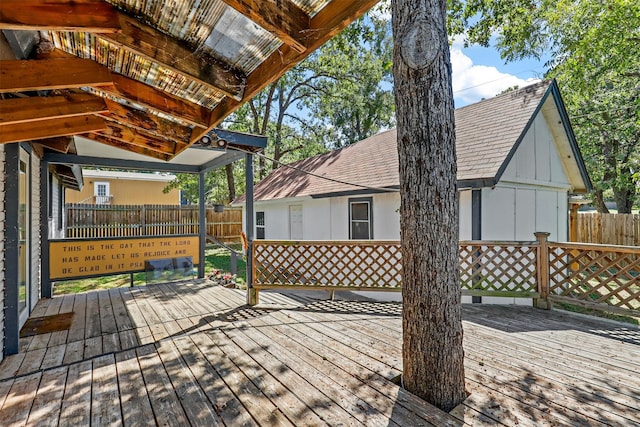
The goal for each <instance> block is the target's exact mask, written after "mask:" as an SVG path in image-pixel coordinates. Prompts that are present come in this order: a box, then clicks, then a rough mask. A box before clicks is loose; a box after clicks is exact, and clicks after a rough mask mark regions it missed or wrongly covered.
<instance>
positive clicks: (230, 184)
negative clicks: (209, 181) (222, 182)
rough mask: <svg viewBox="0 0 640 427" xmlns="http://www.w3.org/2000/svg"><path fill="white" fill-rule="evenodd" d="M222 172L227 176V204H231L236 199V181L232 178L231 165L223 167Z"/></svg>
mask: <svg viewBox="0 0 640 427" xmlns="http://www.w3.org/2000/svg"><path fill="white" fill-rule="evenodd" d="M224 171H225V173H226V174H227V188H228V189H229V203H231V202H233V201H234V200H235V198H236V180H235V178H234V176H233V164H232V163H229V164H228V165H226V166H225V167H224Z"/></svg>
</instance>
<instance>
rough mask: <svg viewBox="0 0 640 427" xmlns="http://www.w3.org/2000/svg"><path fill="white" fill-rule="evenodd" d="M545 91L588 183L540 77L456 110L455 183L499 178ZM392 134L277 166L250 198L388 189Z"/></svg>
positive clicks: (393, 173)
mask: <svg viewBox="0 0 640 427" xmlns="http://www.w3.org/2000/svg"><path fill="white" fill-rule="evenodd" d="M549 95H552V97H551V100H552V101H553V105H552V106H555V108H556V111H557V114H558V117H560V121H561V122H562V123H561V127H562V129H563V131H564V132H566V134H565V136H564V140H565V141H566V144H564V145H563V147H564V149H565V150H569V151H571V152H572V153H573V154H574V156H573V159H572V160H571V161H570V162H571V163H572V164H573V166H569V169H571V168H573V169H572V170H573V171H574V173H573V176H574V177H575V176H580V177H581V178H582V181H583V182H584V183H589V184H585V185H584V186H582V187H584V188H590V182H589V181H588V176H587V175H586V169H584V163H583V162H582V158H581V157H580V153H579V150H578V148H577V144H576V143H575V138H574V137H573V132H572V131H571V127H570V124H569V123H568V118H567V117H566V112H564V107H563V104H562V100H561V98H560V97H559V91H558V89H557V85H556V83H555V81H542V82H539V83H536V84H533V85H531V86H527V87H525V88H522V89H519V90H517V91H513V92H508V93H505V94H502V95H498V96H496V97H494V98H491V99H487V100H483V101H480V102H478V103H476V104H472V105H468V106H466V107H462V108H459V109H457V110H456V111H455V120H456V152H457V153H456V154H457V161H458V184H459V186H460V187H484V186H492V185H495V184H496V183H497V182H498V180H499V179H500V177H501V176H502V174H503V173H504V171H505V169H506V167H507V165H508V164H509V161H510V160H511V159H512V157H513V155H514V154H515V152H516V150H517V149H518V147H519V145H520V143H521V141H522V139H523V137H524V135H525V134H526V132H527V130H528V129H529V128H530V126H531V125H532V123H533V121H534V119H535V117H536V116H537V114H538V113H539V112H540V111H541V109H542V106H543V105H545V100H546V99H547V98H548V97H549ZM547 105H551V104H547ZM547 108H548V107H547ZM563 112H564V115H563ZM565 122H566V124H565ZM396 135H397V134H396V130H395V129H393V130H389V131H385V132H382V133H379V134H377V135H374V136H372V137H369V138H367V139H364V140H362V141H360V142H357V143H355V144H352V145H350V146H347V147H345V148H342V149H340V150H336V151H332V152H329V153H326V154H321V155H318V156H315V157H311V158H308V159H305V160H301V161H299V162H296V163H293V164H291V165H287V166H283V167H280V168H279V169H277V170H276V171H274V172H273V173H271V174H270V175H269V176H267V177H266V178H265V179H264V180H262V181H261V182H260V183H259V184H258V185H257V186H256V187H255V192H254V194H255V199H256V200H262V201H266V200H273V199H282V198H294V197H326V196H329V195H338V194H352V193H358V192H361V193H372V192H376V191H393V189H397V188H398V187H399V175H398V153H397V141H396V139H397V136H396ZM554 137H557V136H556V135H554ZM576 173H577V175H576ZM570 176H571V174H570ZM325 178H326V179H325ZM354 184H355V185H354ZM243 201H244V199H243V198H241V199H238V200H237V202H240V203H241V202H243Z"/></svg>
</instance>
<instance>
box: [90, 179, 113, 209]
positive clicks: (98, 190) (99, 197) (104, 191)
mask: <svg viewBox="0 0 640 427" xmlns="http://www.w3.org/2000/svg"><path fill="white" fill-rule="evenodd" d="M93 195H94V196H95V198H96V205H108V204H110V203H111V195H110V194H109V183H108V182H98V181H96V182H94V183H93Z"/></svg>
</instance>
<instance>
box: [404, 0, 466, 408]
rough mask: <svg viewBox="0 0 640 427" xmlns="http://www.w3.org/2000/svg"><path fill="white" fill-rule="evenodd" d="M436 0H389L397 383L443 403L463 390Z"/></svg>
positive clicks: (451, 172) (444, 75)
mask: <svg viewBox="0 0 640 427" xmlns="http://www.w3.org/2000/svg"><path fill="white" fill-rule="evenodd" d="M445 23H446V1H445V0H423V1H419V0H396V1H394V2H392V24H393V34H394V60H393V64H394V73H393V74H394V81H395V97H396V114H397V122H398V126H397V129H398V155H399V161H400V200H401V202H400V225H401V231H400V237H401V243H402V268H403V293H402V296H403V365H404V368H403V369H404V370H403V380H404V385H405V387H406V388H407V389H408V390H409V391H411V392H412V393H414V394H416V395H418V396H420V397H422V398H423V399H425V400H427V401H428V402H430V403H432V404H433V405H435V406H437V407H439V408H441V409H443V410H445V411H449V410H451V409H453V408H454V407H455V406H457V405H458V404H460V403H461V402H462V401H463V400H464V399H465V398H466V392H465V385H464V365H463V362H464V352H463V349H462V317H461V307H460V277H459V270H458V192H457V178H456V169H457V166H456V155H455V129H454V116H453V93H452V89H451V63H450V58H449V49H448V47H449V46H448V41H447V33H446V27H445Z"/></svg>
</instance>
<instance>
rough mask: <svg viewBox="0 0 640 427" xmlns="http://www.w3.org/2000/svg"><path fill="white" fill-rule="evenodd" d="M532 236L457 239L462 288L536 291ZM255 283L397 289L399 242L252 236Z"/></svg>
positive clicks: (496, 291) (531, 293) (259, 285)
mask: <svg viewBox="0 0 640 427" xmlns="http://www.w3.org/2000/svg"><path fill="white" fill-rule="evenodd" d="M535 245H536V242H529V243H526V242H524V243H522V242H521V243H516V242H460V278H461V283H462V290H463V294H465V295H487V296H490V295H493V296H517V297H537V296H538V295H539V293H538V292H537V289H536V246H535ZM253 255H254V257H253V260H254V269H253V271H254V277H253V284H254V287H255V288H258V289H259V288H267V287H288V288H311V287H313V288H323V289H324V288H327V289H352V290H353V289H355V288H357V289H360V290H379V291H399V290H401V288H402V257H401V252H400V244H399V242H395V241H394V242H381V241H341V242H334V241H315V242H312V241H301V242H284V241H265V240H257V241H254V242H253Z"/></svg>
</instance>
